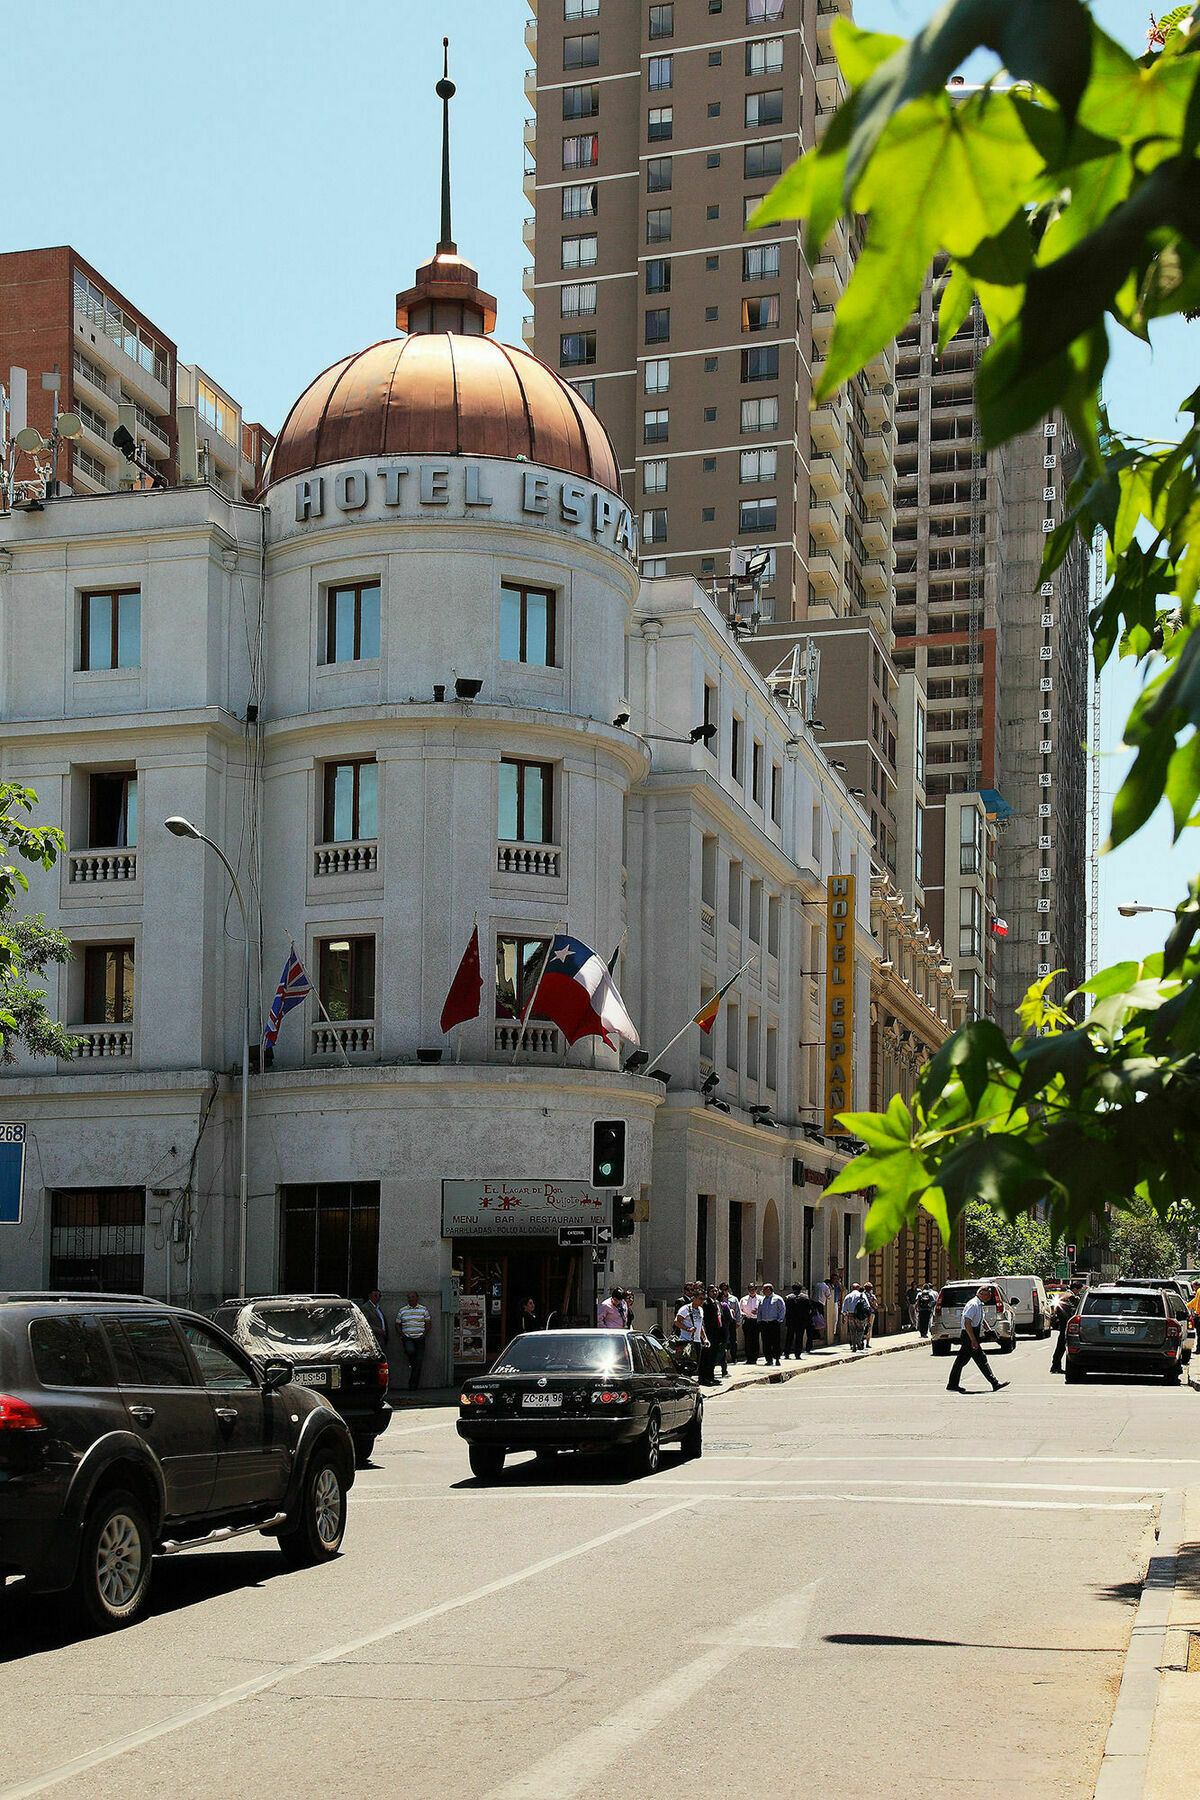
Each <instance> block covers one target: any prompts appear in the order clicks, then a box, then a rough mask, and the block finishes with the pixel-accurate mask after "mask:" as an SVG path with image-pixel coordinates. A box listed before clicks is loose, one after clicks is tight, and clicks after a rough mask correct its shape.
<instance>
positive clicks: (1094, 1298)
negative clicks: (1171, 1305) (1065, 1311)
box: [1083, 1288, 1165, 1319]
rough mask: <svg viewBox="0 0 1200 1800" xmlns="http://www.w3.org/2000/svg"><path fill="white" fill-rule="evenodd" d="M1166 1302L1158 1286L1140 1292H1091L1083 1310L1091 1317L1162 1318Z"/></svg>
mask: <svg viewBox="0 0 1200 1800" xmlns="http://www.w3.org/2000/svg"><path fill="white" fill-rule="evenodd" d="M1164 1304H1165V1303H1164V1301H1163V1297H1162V1295H1161V1294H1160V1293H1159V1291H1158V1289H1157V1288H1144V1289H1143V1290H1142V1292H1141V1293H1140V1294H1089V1295H1088V1296H1087V1299H1086V1300H1085V1301H1084V1303H1083V1311H1084V1314H1085V1315H1086V1316H1087V1317H1089V1318H1095V1317H1096V1316H1097V1315H1099V1317H1101V1318H1107V1319H1118V1318H1125V1317H1127V1316H1128V1317H1130V1318H1135V1319H1161V1318H1162V1316H1163V1307H1164Z"/></svg>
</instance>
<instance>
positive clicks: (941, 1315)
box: [929, 1280, 1017, 1356]
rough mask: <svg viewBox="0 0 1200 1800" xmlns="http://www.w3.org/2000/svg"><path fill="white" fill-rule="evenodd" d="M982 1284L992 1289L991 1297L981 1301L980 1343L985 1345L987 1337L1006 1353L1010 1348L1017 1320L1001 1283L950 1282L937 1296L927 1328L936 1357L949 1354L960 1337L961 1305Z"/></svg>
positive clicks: (1014, 1341) (1014, 1335)
mask: <svg viewBox="0 0 1200 1800" xmlns="http://www.w3.org/2000/svg"><path fill="white" fill-rule="evenodd" d="M984 1286H987V1287H990V1288H991V1292H992V1298H991V1300H990V1301H988V1300H985V1301H984V1306H983V1330H982V1331H981V1332H980V1334H979V1339H980V1342H981V1343H984V1344H986V1343H987V1342H988V1340H989V1339H990V1340H991V1341H992V1343H994V1344H995V1346H996V1348H997V1349H998V1350H1000V1351H1001V1352H1002V1353H1003V1354H1005V1355H1007V1354H1008V1353H1009V1352H1010V1351H1011V1350H1012V1348H1013V1346H1014V1345H1015V1343H1016V1341H1017V1327H1016V1321H1015V1319H1014V1317H1013V1311H1012V1308H1011V1306H1010V1305H1009V1304H1008V1301H1007V1300H1006V1299H1005V1297H1004V1289H1003V1288H1002V1287H1001V1285H1000V1283H999V1282H988V1281H986V1280H983V1281H951V1282H949V1283H948V1284H947V1285H946V1286H945V1287H944V1288H943V1289H942V1291H941V1293H940V1294H939V1295H938V1300H937V1305H936V1306H935V1307H934V1309H933V1320H932V1322H931V1324H930V1327H929V1338H930V1342H931V1343H932V1345H933V1354H934V1355H935V1356H949V1354H950V1352H951V1350H952V1349H953V1348H954V1346H955V1345H956V1344H957V1343H958V1341H959V1339H960V1338H961V1336H962V1314H963V1307H964V1306H965V1305H966V1304H967V1301H968V1300H971V1299H973V1298H974V1296H975V1295H976V1294H977V1293H978V1292H979V1290H980V1288H981V1287H984Z"/></svg>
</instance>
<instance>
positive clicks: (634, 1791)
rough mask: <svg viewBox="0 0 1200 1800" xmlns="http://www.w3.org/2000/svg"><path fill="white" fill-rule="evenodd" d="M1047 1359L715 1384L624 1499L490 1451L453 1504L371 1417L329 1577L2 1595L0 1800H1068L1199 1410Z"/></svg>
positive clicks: (430, 1454)
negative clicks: (134, 1610) (721, 1391)
mask: <svg viewBox="0 0 1200 1800" xmlns="http://www.w3.org/2000/svg"><path fill="white" fill-rule="evenodd" d="M1048 1364H1049V1351H1048V1347H1047V1346H1046V1345H1044V1344H1036V1345H1034V1344H1022V1345H1021V1346H1019V1348H1018V1350H1017V1351H1016V1353H1015V1354H1014V1355H1012V1356H1009V1357H1003V1358H997V1359H996V1360H995V1367H996V1368H997V1370H998V1372H999V1373H1000V1374H1001V1375H1003V1376H1007V1377H1009V1378H1010V1379H1011V1382H1012V1386H1011V1387H1010V1388H1009V1389H1008V1390H1007V1391H1005V1392H1004V1393H1001V1394H997V1395H992V1394H991V1393H988V1392H981V1391H979V1389H980V1385H981V1384H980V1381H979V1377H978V1375H976V1374H975V1373H974V1372H972V1373H971V1375H970V1376H969V1377H968V1379H969V1380H970V1381H971V1382H972V1383H973V1385H974V1387H975V1389H976V1392H975V1393H974V1394H971V1395H967V1396H964V1397H961V1398H960V1397H956V1396H954V1395H951V1394H947V1393H946V1392H945V1379H946V1372H947V1368H948V1365H947V1363H945V1362H944V1361H935V1360H934V1359H933V1358H932V1357H931V1356H930V1355H929V1354H928V1352H927V1351H925V1350H924V1349H921V1350H916V1351H906V1352H904V1353H901V1354H897V1355H893V1356H886V1357H880V1358H878V1359H873V1360H871V1361H869V1362H864V1363H861V1364H858V1365H849V1366H843V1367H840V1368H831V1369H828V1370H824V1371H822V1372H821V1373H819V1374H811V1375H807V1376H804V1377H802V1378H801V1379H799V1380H796V1381H792V1382H788V1383H785V1384H783V1385H781V1386H758V1387H752V1388H748V1389H746V1390H744V1391H743V1392H741V1393H738V1394H730V1395H728V1396H726V1397H722V1398H719V1399H716V1400H714V1401H712V1402H711V1403H710V1405H709V1409H708V1416H707V1422H706V1423H707V1443H706V1450H705V1455H704V1457H703V1460H702V1461H701V1462H699V1463H691V1464H687V1465H680V1464H679V1463H678V1462H677V1460H676V1457H675V1454H674V1453H673V1452H671V1453H668V1454H667V1455H666V1456H665V1457H664V1466H663V1468H662V1470H661V1472H660V1474H659V1475H658V1476H657V1477H656V1478H654V1479H653V1480H645V1481H630V1480H626V1479H624V1478H623V1477H614V1476H613V1475H612V1474H610V1473H608V1472H606V1471H604V1469H603V1468H602V1466H601V1465H598V1464H594V1463H590V1462H586V1461H583V1460H581V1459H576V1458H566V1459H563V1466H562V1468H561V1469H560V1470H557V1471H555V1472H554V1473H553V1474H552V1475H550V1476H547V1475H545V1474H544V1473H543V1472H542V1471H541V1470H537V1471H536V1472H535V1469H534V1466H533V1464H532V1462H531V1461H526V1460H524V1459H521V1460H519V1461H514V1462H513V1463H511V1464H510V1472H508V1473H506V1476H505V1479H504V1480H503V1482H502V1483H501V1484H500V1485H499V1486H497V1487H491V1488H480V1487H478V1486H477V1485H476V1484H475V1482H474V1481H473V1480H472V1479H471V1477H470V1475H469V1473H468V1470H467V1464H466V1456H465V1452H464V1450H463V1448H462V1446H461V1445H460V1443H459V1441H458V1438H457V1436H456V1434H455V1432H454V1429H453V1423H452V1420H453V1415H452V1414H451V1413H450V1412H448V1411H446V1412H443V1411H436V1412H421V1413H407V1414H403V1415H401V1416H399V1417H398V1418H397V1419H396V1421H395V1422H394V1424H393V1428H392V1430H391V1431H390V1432H389V1433H388V1434H387V1436H386V1437H384V1438H383V1439H381V1440H380V1444H379V1446H378V1455H377V1466H376V1467H375V1468H373V1469H371V1470H369V1471H367V1472H366V1473H365V1474H363V1475H360V1477H359V1481H358V1483H357V1485H356V1486H355V1489H354V1493H353V1496H352V1500H351V1517H350V1524H349V1529H348V1532H347V1539H346V1548H345V1552H344V1554H343V1555H342V1556H341V1557H340V1558H339V1559H338V1560H337V1561H336V1562H335V1563H332V1564H328V1565H326V1566H325V1567H323V1568H320V1569H316V1570H305V1571H295V1572H293V1571H288V1570H285V1568H284V1566H283V1564H282V1561H281V1559H280V1558H279V1556H278V1554H277V1553H276V1552H275V1551H274V1550H273V1549H272V1548H271V1547H269V1545H267V1543H266V1541H265V1540H262V1539H259V1538H244V1539H240V1540H238V1541H236V1542H235V1543H233V1544H231V1545H229V1546H227V1547H226V1548H224V1549H219V1550H217V1549H214V1550H207V1551H201V1552H197V1553H195V1554H193V1555H188V1556H181V1557H177V1558H175V1559H173V1560H171V1561H168V1562H165V1563H162V1564H160V1565H159V1566H158V1568H157V1570H156V1603H155V1607H154V1611H153V1615H152V1616H151V1617H150V1618H149V1619H148V1620H147V1621H146V1622H145V1623H143V1624H142V1625H140V1626H138V1627H136V1628H135V1629H134V1630H132V1631H129V1632H125V1633H119V1634H117V1635H116V1636H113V1637H107V1638H98V1639H96V1638H93V1639H88V1638H81V1637H78V1636H76V1635H74V1634H73V1631H72V1629H71V1627H70V1625H69V1624H68V1623H67V1622H66V1620H65V1619H64V1617H63V1614H62V1612H61V1609H60V1608H58V1607H57V1606H55V1605H53V1604H51V1603H50V1602H48V1601H47V1600H45V1599H41V1600H35V1599H33V1598H32V1597H31V1598H28V1599H26V1598H24V1597H17V1596H16V1595H15V1594H11V1593H10V1596H9V1597H8V1599H7V1601H6V1602H5V1603H4V1614H3V1630H2V1633H0V1658H2V1659H3V1670H2V1673H0V1693H2V1694H3V1696H4V1706H3V1709H2V1710H0V1800H15V1797H16V1796H18V1795H28V1794H35V1793H42V1792H46V1791H50V1792H53V1793H57V1794H61V1795H63V1796H67V1797H70V1800H85V1797H86V1800H93V1797H96V1800H98V1797H100V1796H114V1797H115V1796H121V1800H129V1797H130V1796H139V1797H140V1796H143V1795H145V1796H149V1795H154V1796H156V1797H157V1796H159V1795H161V1794H164V1793H165V1794H170V1795H171V1796H172V1800H192V1797H193V1796H194V1797H195V1800H211V1796H213V1795H220V1796H222V1797H223V1800H238V1797H239V1796H242V1795H251V1794H253V1795H255V1796H262V1797H264V1800H274V1797H275V1796H283V1795H287V1796H289V1797H292V1800H294V1797H300V1800H309V1797H310V1796H312V1797H316V1796H325V1795H329V1794H338V1795H341V1794H345V1793H347V1792H358V1793H363V1792H365V1791H366V1790H367V1789H368V1787H369V1788H371V1789H378V1790H379V1791H382V1792H387V1793H389V1794H390V1793H404V1794H420V1795H422V1796H424V1797H426V1800H441V1797H442V1796H459V1795H462V1796H471V1800H574V1797H576V1796H578V1797H579V1800H600V1797H601V1796H611V1795H612V1794H613V1793H619V1794H620V1795H621V1796H622V1800H650V1797H651V1796H654V1797H655V1800H657V1797H658V1796H660V1795H664V1794H674V1793H688V1794H695V1793H700V1792H702V1791H703V1792H720V1793H725V1792H728V1791H730V1789H731V1787H733V1786H736V1787H738V1788H739V1789H740V1788H744V1787H746V1786H747V1785H749V1787H750V1788H751V1789H752V1790H753V1792H754V1793H755V1794H756V1795H761V1794H771V1795H788V1796H791V1795H794V1794H804V1795H809V1794H811V1793H813V1792H815V1791H818V1790H817V1784H820V1786H821V1788H824V1787H825V1786H826V1784H830V1783H837V1784H838V1785H839V1786H847V1787H849V1788H850V1789H851V1790H852V1791H853V1792H855V1793H856V1794H863V1795H871V1796H872V1797H873V1800H891V1797H892V1796H896V1797H897V1800H900V1797H901V1796H903V1797H904V1800H909V1797H910V1796H912V1795H913V1794H925V1793H937V1792H945V1793H950V1792H952V1793H959V1792H962V1791H964V1789H965V1788H968V1787H969V1788H980V1789H983V1790H986V1792H987V1793H988V1795H989V1800H997V1797H1001V1800H1003V1797H1005V1796H1014V1797H1017V1796H1019V1797H1020V1800H1030V1797H1031V1796H1039V1795H1053V1796H1054V1800H1074V1797H1075V1796H1079V1797H1081V1800H1082V1797H1083V1796H1088V1795H1090V1794H1091V1792H1092V1784H1093V1782H1094V1780H1095V1775H1096V1770H1097V1768H1098V1766H1099V1762H1100V1756H1101V1753H1102V1750H1103V1744H1104V1737H1105V1733H1106V1731H1107V1728H1108V1723H1109V1719H1110V1715H1111V1712H1112V1706H1113V1700H1114V1697H1115V1694H1116V1689H1117V1686H1118V1683H1119V1680H1120V1672H1121V1663H1122V1658H1123V1654H1124V1651H1125V1648H1126V1645H1127V1643H1128V1639H1129V1632H1130V1627H1131V1623H1132V1616H1133V1608H1134V1606H1135V1604H1136V1601H1137V1595H1138V1584H1139V1581H1140V1577H1141V1575H1142V1573H1143V1570H1144V1567H1145V1563H1146V1559H1147V1556H1148V1554H1149V1551H1150V1548H1151V1546H1152V1542H1153V1538H1152V1532H1153V1524H1154V1520H1155V1517H1156V1513H1157V1508H1158V1504H1159V1500H1160V1496H1161V1494H1162V1493H1163V1491H1164V1490H1165V1489H1167V1488H1171V1487H1179V1486H1183V1485H1186V1484H1189V1483H1196V1482H1197V1481H1200V1474H1198V1473H1197V1471H1200V1439H1198V1438H1197V1432H1196V1422H1197V1420H1198V1419H1200V1393H1198V1392H1196V1391H1195V1390H1192V1389H1187V1388H1185V1389H1182V1390H1180V1389H1171V1388H1167V1387H1166V1386H1164V1385H1160V1384H1157V1383H1145V1384H1139V1383H1125V1382H1122V1383H1108V1382H1099V1381H1096V1380H1091V1381H1089V1382H1087V1383H1085V1384H1084V1385H1082V1386H1080V1387H1074V1388H1071V1389H1069V1390H1068V1389H1067V1388H1066V1387H1064V1386H1063V1384H1062V1382H1061V1381H1059V1380H1054V1379H1052V1378H1051V1377H1050V1375H1049V1373H1048ZM1180 1458H1182V1459H1183V1460H1180Z"/></svg>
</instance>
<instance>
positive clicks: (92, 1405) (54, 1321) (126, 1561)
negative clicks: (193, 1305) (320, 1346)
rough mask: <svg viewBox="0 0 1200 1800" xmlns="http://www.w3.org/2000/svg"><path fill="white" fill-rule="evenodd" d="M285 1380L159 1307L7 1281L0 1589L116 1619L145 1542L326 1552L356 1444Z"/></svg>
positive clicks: (148, 1550) (141, 1600) (149, 1551)
mask: <svg viewBox="0 0 1200 1800" xmlns="http://www.w3.org/2000/svg"><path fill="white" fill-rule="evenodd" d="M291 1378H292V1366H291V1363H290V1362H288V1361H287V1360H285V1359H284V1358H272V1359H271V1360H270V1361H268V1362H266V1363H265V1364H263V1365H262V1366H261V1367H260V1366H258V1365H256V1364H255V1362H254V1361H253V1359H252V1358H251V1357H249V1356H247V1355H246V1353H245V1352H244V1351H243V1350H241V1349H240V1348H239V1347H238V1345H236V1344H235V1343H233V1342H232V1340H231V1339H230V1338H228V1337H227V1336H226V1335H225V1333H224V1332H223V1331H220V1330H218V1328H217V1327H216V1326H215V1325H213V1324H211V1323H210V1322H209V1321H208V1320H207V1319H203V1318H200V1317H198V1316H197V1315H196V1314H195V1313H189V1312H182V1311H179V1310H178V1309H177V1308H175V1307H170V1306H165V1305H162V1304H160V1303H158V1302H157V1301H150V1300H145V1299H142V1298H140V1297H138V1296H126V1295H120V1294H2V1293H0V1586H2V1585H3V1581H4V1579H5V1578H6V1577H7V1576H10V1575H21V1576H24V1577H25V1580H26V1583H27V1585H28V1586H29V1587H30V1588H33V1589H38V1590H42V1589H62V1588H69V1589H72V1590H73V1592H74V1596H75V1598H76V1599H77V1601H78V1602H79V1604H80V1605H81V1606H82V1608H83V1610H84V1612H85V1613H86V1615H87V1616H88V1618H89V1619H90V1621H91V1622H92V1624H93V1625H96V1626H99V1627H101V1628H103V1629H110V1628H112V1627H114V1626H117V1625H127V1624H129V1623H130V1622H131V1621H132V1620H133V1619H135V1618H137V1617H138V1615H139V1614H140V1613H141V1612H142V1611H143V1610H144V1608H145V1605H146V1600H147V1595H148V1592H149V1586H150V1564H151V1558H152V1557H153V1556H154V1555H156V1554H157V1555H171V1554H173V1553H174V1552H175V1551H177V1550H184V1549H192V1548H194V1547H195V1546H197V1545H199V1544H206V1543H215V1542H219V1541H221V1540H223V1539H225V1538H229V1537H234V1536H236V1535H237V1534H238V1533H240V1532H243V1531H263V1532H266V1533H267V1534H268V1535H269V1536H272V1537H275V1538H277V1539H278V1542H279V1547H280V1549H281V1550H282V1551H283V1554H284V1556H285V1557H287V1559H288V1560H289V1562H292V1563H295V1564H303V1563H316V1562H324V1561H326V1560H327V1559H328V1558H329V1557H332V1556H335V1555H336V1554H337V1552H338V1550H339V1549H340V1547H341V1543H342V1537H343V1534H344V1532H345V1527H346V1495H347V1492H348V1490H349V1488H350V1486H351V1485H352V1483H353V1481H354V1446H353V1443H352V1441H351V1438H350V1434H349V1432H348V1430H347V1429H346V1426H345V1424H344V1422H343V1421H342V1419H341V1418H339V1416H338V1414H337V1413H336V1412H334V1410H333V1408H332V1407H331V1406H330V1405H329V1404H328V1402H327V1401H326V1400H324V1399H323V1398H322V1397H321V1396H320V1395H319V1394H315V1393H312V1392H311V1391H310V1390H308V1389H307V1388H303V1387H296V1386H293V1385H292V1380H291Z"/></svg>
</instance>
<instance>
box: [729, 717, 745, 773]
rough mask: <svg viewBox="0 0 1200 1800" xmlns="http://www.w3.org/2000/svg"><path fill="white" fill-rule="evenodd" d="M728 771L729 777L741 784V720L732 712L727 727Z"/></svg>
mask: <svg viewBox="0 0 1200 1800" xmlns="http://www.w3.org/2000/svg"><path fill="white" fill-rule="evenodd" d="M729 773H730V776H731V778H732V779H733V780H734V781H736V782H737V784H738V786H739V787H741V785H742V721H741V720H740V719H739V718H738V716H737V714H736V713H734V715H733V720H732V723H731V725H730V729H729Z"/></svg>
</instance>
